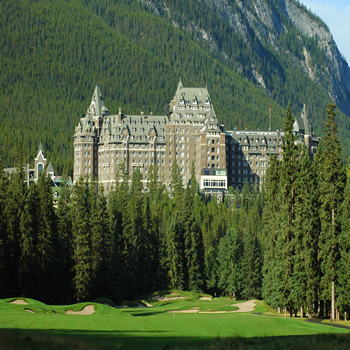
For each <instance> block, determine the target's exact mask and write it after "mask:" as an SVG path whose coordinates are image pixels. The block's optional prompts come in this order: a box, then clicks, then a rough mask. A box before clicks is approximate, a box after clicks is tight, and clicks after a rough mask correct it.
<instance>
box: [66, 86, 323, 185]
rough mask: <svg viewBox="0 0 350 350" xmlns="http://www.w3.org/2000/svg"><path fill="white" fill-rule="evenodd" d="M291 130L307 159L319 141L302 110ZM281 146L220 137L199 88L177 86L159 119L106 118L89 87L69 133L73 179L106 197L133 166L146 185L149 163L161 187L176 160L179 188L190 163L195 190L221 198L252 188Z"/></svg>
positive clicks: (260, 134) (260, 137) (275, 135)
mask: <svg viewBox="0 0 350 350" xmlns="http://www.w3.org/2000/svg"><path fill="white" fill-rule="evenodd" d="M294 132H295V133H296V134H297V135H298V140H297V142H298V143H304V144H305V146H306V147H307V148H308V149H309V152H310V155H313V154H314V153H315V152H316V149H317V145H318V143H319V138H317V137H315V135H313V133H312V126H311V124H310V122H309V120H308V118H307V114H306V109H305V106H304V109H303V111H302V113H301V116H300V117H297V118H296V120H295V123H294ZM282 144H283V132H280V131H247V130H244V131H243V130H233V131H225V130H224V126H223V125H222V124H220V123H219V122H218V120H217V116H216V113H215V110H214V107H213V104H212V101H211V99H210V96H209V93H208V90H207V88H193V87H184V86H183V85H182V82H181V80H180V82H179V84H178V87H177V90H176V93H175V96H174V98H173V99H172V100H171V102H170V105H169V113H168V114H167V115H153V114H152V113H150V114H148V115H146V114H144V113H143V112H141V114H140V115H126V114H123V113H122V110H121V108H119V111H118V114H110V112H109V110H108V109H107V107H106V106H105V103H104V101H103V95H102V92H101V88H100V86H99V85H96V87H95V91H94V93H93V96H92V99H91V103H90V106H89V108H88V110H87V113H86V116H85V117H84V118H81V120H80V122H79V124H78V126H77V127H76V128H75V134H74V171H73V173H74V175H73V181H74V182H76V181H77V180H78V179H79V177H80V176H84V177H85V178H86V177H91V176H94V177H95V178H97V179H98V181H99V183H102V184H103V185H104V187H105V190H106V191H107V192H108V191H109V189H110V188H111V186H112V185H113V183H115V181H116V177H117V173H118V169H119V170H121V166H123V167H124V170H127V171H128V172H129V173H130V174H131V173H132V171H133V170H134V169H135V168H140V170H141V173H142V175H143V182H144V186H145V187H147V183H148V176H149V175H148V174H149V167H150V166H151V165H153V166H155V165H157V167H158V172H159V175H158V177H159V179H160V180H162V181H163V182H164V183H165V184H166V185H169V184H170V181H171V168H172V164H173V162H174V161H175V160H176V161H177V163H178V165H179V168H180V172H181V176H182V179H183V183H184V184H186V183H188V182H189V180H190V177H191V168H192V164H194V166H195V171H196V177H197V181H198V183H199V184H200V188H201V190H202V191H205V192H218V191H219V192H225V191H227V189H228V187H229V186H233V187H235V188H242V187H243V184H244V183H245V182H248V184H251V185H254V186H256V185H260V184H261V183H262V182H263V180H264V176H265V174H266V169H267V167H268V164H269V157H270V156H271V155H272V154H276V155H278V156H279V157H281V155H282V148H281V146H282Z"/></svg>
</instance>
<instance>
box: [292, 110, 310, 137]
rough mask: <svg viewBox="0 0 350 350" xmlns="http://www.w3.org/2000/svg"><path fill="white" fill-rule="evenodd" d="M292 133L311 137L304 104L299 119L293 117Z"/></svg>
mask: <svg viewBox="0 0 350 350" xmlns="http://www.w3.org/2000/svg"><path fill="white" fill-rule="evenodd" d="M293 131H295V132H299V133H303V134H306V135H311V134H312V132H313V130H312V125H311V122H310V121H309V119H308V116H307V111H306V107H305V104H304V106H303V109H302V111H301V114H300V117H295V122H294V125H293Z"/></svg>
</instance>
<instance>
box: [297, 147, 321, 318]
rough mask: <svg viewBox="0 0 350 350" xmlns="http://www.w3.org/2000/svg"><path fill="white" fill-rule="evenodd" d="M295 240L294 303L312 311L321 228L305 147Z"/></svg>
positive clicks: (309, 161) (315, 303)
mask: <svg viewBox="0 0 350 350" xmlns="http://www.w3.org/2000/svg"><path fill="white" fill-rule="evenodd" d="M296 186H297V187H298V193H297V197H296V201H295V222H294V227H295V240H294V242H295V243H294V250H295V257H294V270H293V289H292V298H293V302H294V305H296V306H297V307H299V308H300V312H301V317H303V314H304V310H305V311H307V312H308V313H309V315H311V314H312V313H315V311H316V309H315V308H316V307H317V296H318V285H319V283H318V282H319V281H318V279H319V274H318V261H317V250H318V249H317V246H318V237H319V231H320V222H319V215H318V200H317V197H318V194H317V183H316V173H315V172H314V169H313V166H312V164H311V160H310V156H309V152H308V150H307V149H306V148H305V147H302V148H301V152H300V172H299V173H298V176H297V179H296Z"/></svg>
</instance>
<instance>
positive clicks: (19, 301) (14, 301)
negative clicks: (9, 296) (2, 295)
mask: <svg viewBox="0 0 350 350" xmlns="http://www.w3.org/2000/svg"><path fill="white" fill-rule="evenodd" d="M10 304H17V305H28V303H27V302H26V301H24V300H23V299H16V300H12V301H10Z"/></svg>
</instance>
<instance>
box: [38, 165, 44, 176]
mask: <svg viewBox="0 0 350 350" xmlns="http://www.w3.org/2000/svg"><path fill="white" fill-rule="evenodd" d="M43 170H44V165H43V164H42V163H39V164H38V174H39V173H41V172H42V171H43Z"/></svg>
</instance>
